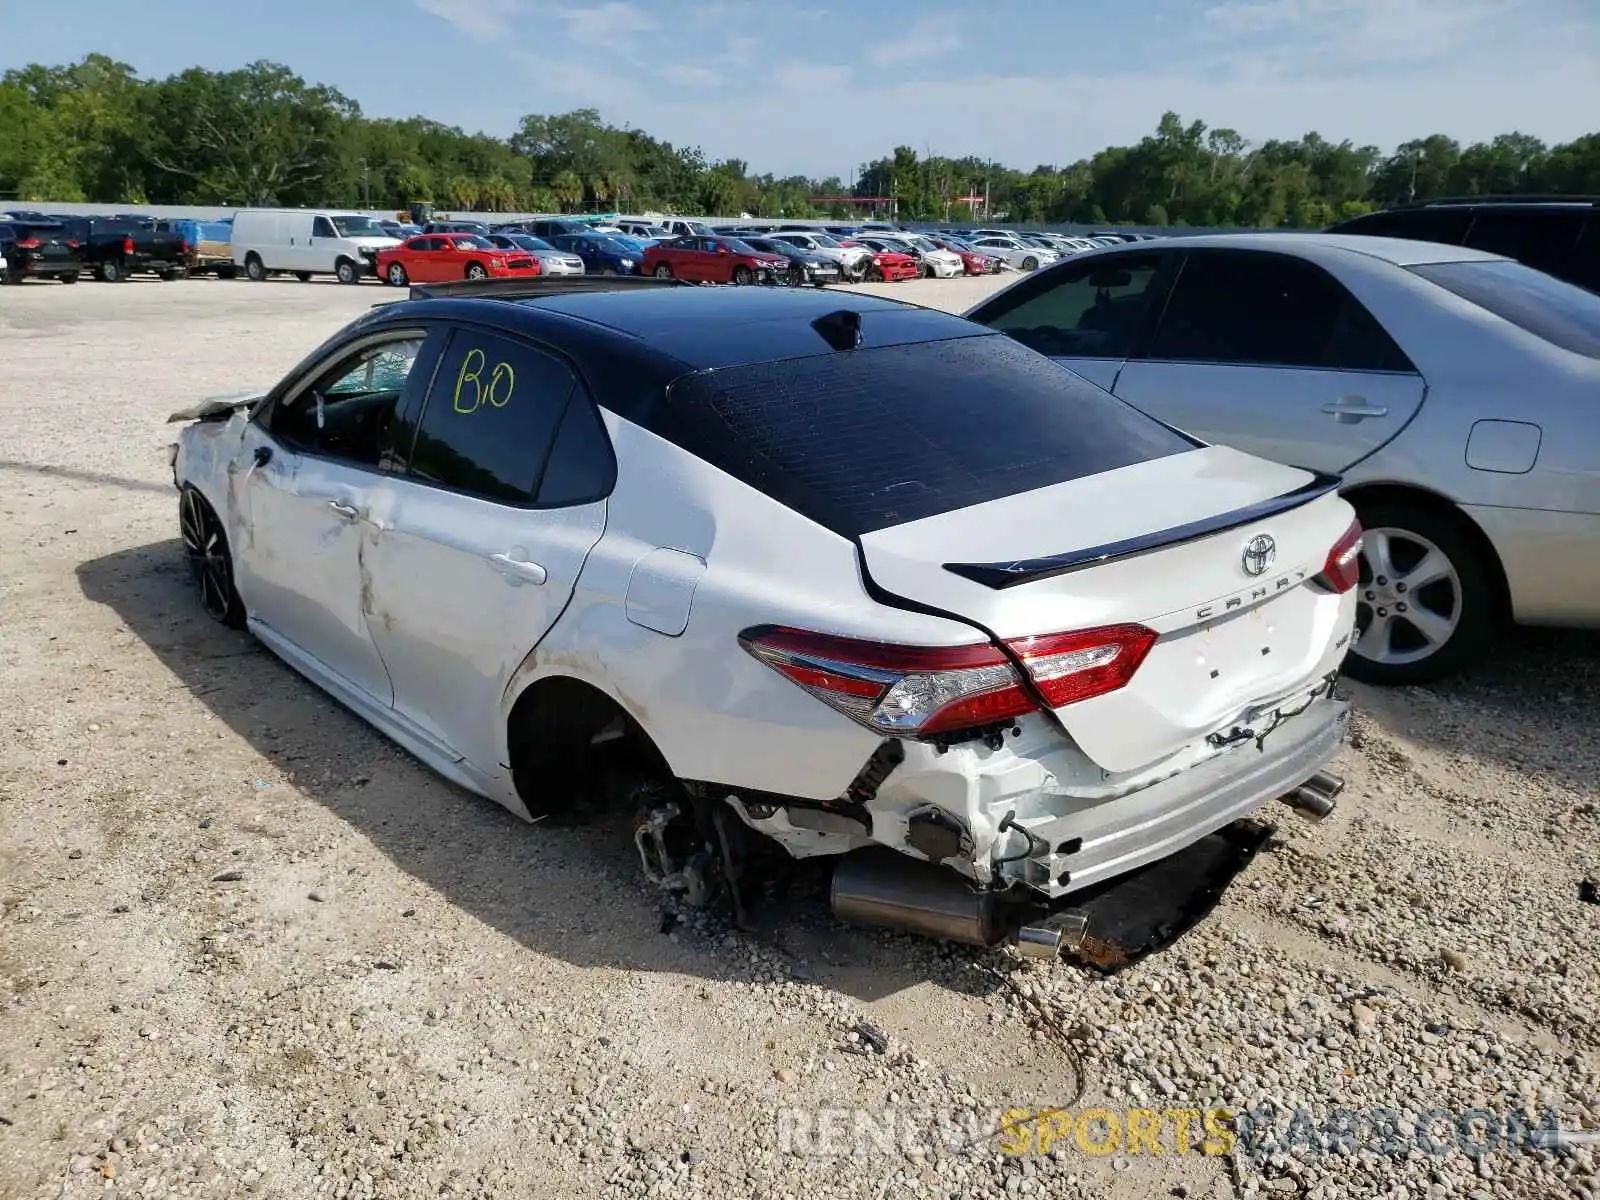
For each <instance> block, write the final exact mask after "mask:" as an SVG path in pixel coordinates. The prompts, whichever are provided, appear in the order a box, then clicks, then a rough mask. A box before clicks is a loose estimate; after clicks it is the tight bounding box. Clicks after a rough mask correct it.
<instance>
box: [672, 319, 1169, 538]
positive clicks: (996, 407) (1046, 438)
mask: <svg viewBox="0 0 1600 1200" xmlns="http://www.w3.org/2000/svg"><path fill="white" fill-rule="evenodd" d="M869 319H870V318H869ZM661 415H662V418H663V420H662V421H661V427H659V428H658V429H657V432H659V433H661V434H663V435H664V436H666V437H667V438H669V439H670V440H671V441H673V442H675V443H677V444H678V445H679V446H682V447H683V448H684V449H685V450H688V451H689V452H690V453H692V454H694V455H696V456H698V457H700V458H703V459H705V460H706V461H707V462H709V463H711V464H712V465H713V466H715V467H718V468H720V469H721V470H723V471H726V472H728V473H729V474H730V475H732V476H734V477H735V478H737V479H739V480H740V481H741V482H743V483H746V484H748V485H749V486H751V487H753V488H755V489H756V490H757V491H760V492H763V493H765V494H766V495H769V496H771V497H773V498H774V499H776V500H778V501H779V502H781V503H783V504H785V505H787V506H788V507H790V508H792V509H794V510H795V511H797V512H799V513H801V514H802V515H804V516H806V517H809V518H810V519H812V520H813V521H816V522H817V523H818V524H820V525H823V526H825V527H826V528H829V529H832V530H834V531H835V532H837V533H839V534H842V535H843V536H846V537H856V536H859V535H862V534H866V533H870V532H872V531H873V530H876V529H884V528H887V527H889V526H891V525H900V524H903V523H905V522H907V521H916V520H920V519H922V518H924V517H932V516H938V515H939V514H941V513H946V512H952V511H954V510H956V509H961V508H967V507H970V506H972V505H975V504H982V503H985V502H986V501H989V500H998V499H1000V498H1001V497H1004V496H1011V495H1015V494H1017V493H1020V492H1029V491H1033V490H1034V489H1036V488H1042V487H1048V486H1050V485H1051V484H1056V483H1064V482H1066V481H1068V480H1072V479H1079V478H1082V477H1084V476H1087V475H1097V474H1099V473H1101V472H1103V471H1112V470H1115V469H1116V468H1118V467H1126V466H1130V465H1132V464H1133V463H1138V462H1144V461H1146V460H1149V459H1154V458H1161V457H1164V456H1166V455H1169V454H1179V453H1182V452H1183V451H1185V450H1191V449H1193V448H1194V447H1195V446H1196V445H1198V443H1196V442H1193V441H1191V440H1190V439H1188V438H1186V437H1184V436H1183V435H1182V434H1179V433H1176V432H1174V431H1173V430H1170V429H1168V428H1167V427H1166V426H1164V425H1162V424H1160V423H1158V422H1156V421H1154V420H1152V419H1150V418H1149V417H1146V416H1145V415H1143V414H1142V413H1139V412H1137V411H1135V410H1134V409H1132V408H1130V407H1129V406H1128V405H1126V404H1124V403H1123V402H1122V401H1121V400H1118V399H1117V398H1116V397H1114V396H1112V395H1111V394H1110V393H1109V392H1105V391H1102V390H1101V389H1100V388H1098V387H1095V386H1094V385H1093V384H1091V383H1089V382H1088V381H1087V380H1085V379H1083V378H1081V377H1080V376H1077V375H1074V374H1072V373H1071V372H1069V371H1067V370H1065V369H1064V368H1062V367H1060V366H1057V365H1056V364H1055V363H1053V362H1051V361H1050V360H1049V359H1047V358H1044V357H1042V356H1041V355H1038V354H1035V353H1034V352H1033V351H1032V350H1029V349H1027V348H1026V347H1024V346H1020V345H1018V344H1017V343H1016V342H1014V341H1012V340H1011V339H1010V338H1007V337H1002V336H987V335H985V336H976V337H961V338H953V339H950V340H948V341H937V342H916V343H912V344H910V345H899V346H883V347H878V348H872V349H862V350H851V351H842V352H840V353H836V354H830V355H818V356H816V357H813V358H802V359H789V360H786V361H779V362H768V363H757V364H752V365H748V366H740V367H731V368H728V369H725V370H719V371H704V372H698V373H696V374H693V375H686V376H683V377H682V378H680V379H678V380H677V381H676V382H674V383H673V385H672V386H671V388H670V389H669V390H668V392H667V404H666V406H665V412H664V413H662V414H661Z"/></svg>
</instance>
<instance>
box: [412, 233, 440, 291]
mask: <svg viewBox="0 0 1600 1200" xmlns="http://www.w3.org/2000/svg"><path fill="white" fill-rule="evenodd" d="M449 244H450V243H449V239H448V238H445V237H443V236H441V235H439V234H431V235H429V236H428V237H425V238H422V239H420V244H419V245H418V246H417V248H416V253H415V255H414V256H413V261H414V262H415V263H416V270H415V271H413V272H412V278H414V279H416V280H418V281H419V282H421V283H442V282H443V281H444V279H445V277H446V269H447V267H448V265H449V263H448V260H449V257H450V252H449V249H448V247H449ZM407 269H408V270H409V269H410V268H407Z"/></svg>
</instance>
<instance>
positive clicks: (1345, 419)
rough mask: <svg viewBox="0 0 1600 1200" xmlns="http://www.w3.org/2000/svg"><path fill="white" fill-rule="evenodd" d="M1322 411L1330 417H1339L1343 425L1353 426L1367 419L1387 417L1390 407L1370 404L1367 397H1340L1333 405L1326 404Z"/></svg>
mask: <svg viewBox="0 0 1600 1200" xmlns="http://www.w3.org/2000/svg"><path fill="white" fill-rule="evenodd" d="M1322 411H1323V412H1325V413H1327V414H1328V415H1329V416H1330V417H1337V418H1338V419H1339V423H1340V424H1341V425H1351V424H1354V423H1355V422H1357V421H1362V420H1365V419H1366V418H1367V417H1387V416H1388V415H1389V409H1388V406H1386V405H1383V404H1368V403H1367V398H1366V397H1365V396H1340V397H1339V398H1338V399H1337V400H1335V401H1333V402H1332V403H1331V404H1324V405H1323V406H1322Z"/></svg>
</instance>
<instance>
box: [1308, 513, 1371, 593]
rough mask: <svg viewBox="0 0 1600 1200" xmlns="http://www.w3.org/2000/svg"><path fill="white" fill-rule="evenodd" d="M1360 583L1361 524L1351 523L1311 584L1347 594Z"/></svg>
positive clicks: (1357, 522)
mask: <svg viewBox="0 0 1600 1200" xmlns="http://www.w3.org/2000/svg"><path fill="white" fill-rule="evenodd" d="M1360 581H1361V522H1360V521H1351V522H1350V528H1349V529H1346V530H1345V531H1344V533H1343V534H1341V535H1340V537H1339V540H1338V541H1337V542H1335V543H1334V544H1333V549H1332V550H1329V551H1328V561H1327V562H1325V563H1323V564H1322V570H1321V571H1320V572H1319V573H1318V574H1317V575H1316V576H1315V577H1314V579H1313V582H1314V583H1316V584H1317V586H1318V587H1321V588H1322V589H1323V590H1325V591H1329V592H1335V593H1339V592H1348V591H1349V590H1350V589H1351V588H1353V587H1355V586H1356V584H1357V583H1359V582H1360Z"/></svg>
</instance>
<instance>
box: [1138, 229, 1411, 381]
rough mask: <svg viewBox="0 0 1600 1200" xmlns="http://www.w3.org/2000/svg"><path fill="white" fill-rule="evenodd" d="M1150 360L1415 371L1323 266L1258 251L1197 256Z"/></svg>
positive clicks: (1175, 292)
mask: <svg viewBox="0 0 1600 1200" xmlns="http://www.w3.org/2000/svg"><path fill="white" fill-rule="evenodd" d="M1149 357H1150V358H1152V359H1166V360H1168V361H1175V362H1213V363H1230V364H1235V365H1240V366H1274V367H1314V368H1322V369H1325V370H1343V371H1410V370H1413V369H1414V368H1413V367H1412V366H1411V364H1410V362H1409V361H1408V360H1407V359H1406V357H1405V355H1404V354H1403V353H1402V352H1401V350H1400V348H1399V347H1398V346H1396V345H1395V343H1394V341H1393V339H1391V338H1390V337H1389V335H1388V334H1387V333H1385V332H1384V330H1383V327H1382V326H1380V325H1379V324H1378V322H1377V320H1376V319H1375V318H1374V317H1373V316H1372V314H1371V313H1369V312H1367V310H1366V308H1365V307H1364V306H1363V305H1362V304H1361V303H1360V301H1358V300H1357V299H1356V298H1355V297H1354V296H1352V295H1350V293H1349V292H1348V291H1346V290H1345V288H1344V285H1343V284H1341V283H1340V282H1339V281H1338V280H1336V279H1335V278H1333V276H1332V275H1329V274H1328V273H1327V272H1326V271H1324V270H1323V269H1322V268H1321V267H1318V266H1316V265H1314V264H1312V263H1308V262H1304V261H1302V260H1301V259H1297V258H1288V257H1286V256H1284V255H1281V254H1267V253H1262V252H1258V251H1250V250H1241V251H1218V252H1215V253H1198V252H1197V253H1192V254H1190V255H1189V257H1188V258H1187V260H1186V261H1185V262H1184V264H1183V269H1182V270H1181V271H1180V272H1179V274H1178V280H1177V282H1176V283H1175V284H1174V285H1173V289H1172V296H1171V298H1170V299H1169V300H1168V301H1167V307H1166V311H1165V312H1164V313H1163V314H1162V317H1161V325H1160V327H1159V328H1158V329H1157V330H1156V334H1155V337H1154V339H1153V340H1152V342H1151V347H1150V354H1149Z"/></svg>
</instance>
